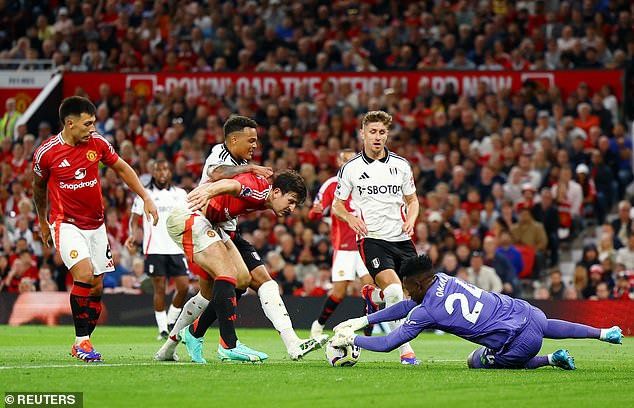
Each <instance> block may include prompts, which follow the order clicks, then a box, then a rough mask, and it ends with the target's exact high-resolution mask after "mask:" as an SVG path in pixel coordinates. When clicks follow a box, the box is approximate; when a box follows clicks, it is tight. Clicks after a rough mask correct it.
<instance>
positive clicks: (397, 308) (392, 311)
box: [333, 299, 417, 333]
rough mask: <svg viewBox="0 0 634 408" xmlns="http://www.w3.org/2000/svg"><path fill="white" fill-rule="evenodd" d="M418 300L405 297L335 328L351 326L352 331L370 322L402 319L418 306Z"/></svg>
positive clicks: (340, 328) (337, 329)
mask: <svg viewBox="0 0 634 408" xmlns="http://www.w3.org/2000/svg"><path fill="white" fill-rule="evenodd" d="M416 305H417V304H416V302H414V301H413V300H411V299H405V300H402V301H400V302H398V303H395V304H393V305H392V306H390V307H386V308H385V309H383V310H379V311H378V312H375V313H372V314H369V315H368V316H361V317H357V318H354V319H348V320H346V321H343V322H341V323H339V324H338V325H336V326H335V327H334V328H333V330H334V331H335V333H336V332H338V331H340V330H343V329H344V328H351V329H352V331H357V330H361V329H362V328H364V327H365V326H367V325H368V324H375V323H382V322H392V321H394V320H400V319H402V318H404V317H406V316H407V315H408V314H409V312H410V311H411V310H412V309H413V308H415V307H416Z"/></svg>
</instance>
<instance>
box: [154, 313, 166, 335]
mask: <svg viewBox="0 0 634 408" xmlns="http://www.w3.org/2000/svg"><path fill="white" fill-rule="evenodd" d="M154 317H155V318H156V325H157V326H158V331H159V333H163V332H166V331H167V313H165V310H163V311H160V312H157V311H156V310H155V311H154Z"/></svg>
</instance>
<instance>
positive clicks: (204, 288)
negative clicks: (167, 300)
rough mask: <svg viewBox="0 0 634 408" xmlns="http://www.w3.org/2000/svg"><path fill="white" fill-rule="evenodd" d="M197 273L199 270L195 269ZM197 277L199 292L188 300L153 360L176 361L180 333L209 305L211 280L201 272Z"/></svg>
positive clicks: (211, 287)
mask: <svg viewBox="0 0 634 408" xmlns="http://www.w3.org/2000/svg"><path fill="white" fill-rule="evenodd" d="M196 270H197V271H198V270H199V268H197V269H196ZM197 275H198V276H199V278H200V280H199V285H200V291H199V292H198V293H197V294H196V295H195V296H193V297H192V298H191V299H189V300H188V301H187V302H186V303H185V305H184V306H183V310H182V312H181V314H180V315H179V316H178V319H176V322H175V323H174V327H172V330H170V334H169V337H168V339H167V340H166V341H165V343H164V344H163V346H161V348H160V349H159V350H158V351H157V352H156V354H154V359H155V360H158V361H178V356H177V355H176V353H175V352H176V346H177V345H178V343H179V342H180V341H181V338H180V332H181V330H183V329H184V328H186V327H187V326H189V325H190V324H192V323H193V322H194V321H195V320H196V319H197V318H198V317H199V316H200V315H201V314H202V313H203V312H204V311H205V310H206V309H207V305H209V299H211V295H212V290H213V280H211V278H210V277H209V276H208V275H207V274H206V273H205V272H204V271H202V270H199V272H197Z"/></svg>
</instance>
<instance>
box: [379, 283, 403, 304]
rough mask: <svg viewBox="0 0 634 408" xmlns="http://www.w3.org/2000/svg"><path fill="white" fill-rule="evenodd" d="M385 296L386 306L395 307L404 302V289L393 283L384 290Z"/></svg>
mask: <svg viewBox="0 0 634 408" xmlns="http://www.w3.org/2000/svg"><path fill="white" fill-rule="evenodd" d="M383 296H384V298H385V304H386V305H393V304H395V303H398V302H400V301H401V300H403V297H404V295H403V287H402V286H401V285H399V284H397V283H392V284H391V285H388V286H387V287H386V288H385V289H383Z"/></svg>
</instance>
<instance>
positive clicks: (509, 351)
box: [477, 304, 548, 368]
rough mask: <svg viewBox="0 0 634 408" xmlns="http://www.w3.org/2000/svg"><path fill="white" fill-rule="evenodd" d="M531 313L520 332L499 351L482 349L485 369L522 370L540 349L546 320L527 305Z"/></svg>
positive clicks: (541, 313)
mask: <svg viewBox="0 0 634 408" xmlns="http://www.w3.org/2000/svg"><path fill="white" fill-rule="evenodd" d="M527 307H528V308H530V310H531V312H530V315H529V317H528V319H527V320H526V324H525V325H524V327H523V328H522V330H521V331H520V332H519V333H518V334H517V336H515V338H514V339H512V340H511V341H509V342H508V343H506V344H505V345H504V347H502V349H500V350H492V349H490V348H486V347H483V348H482V349H480V350H477V351H478V352H479V353H478V354H481V356H482V357H481V358H482V362H483V364H484V366H485V368H523V367H524V366H525V365H526V363H528V361H529V360H530V359H531V358H533V357H535V356H536V355H537V353H539V350H540V349H541V348H542V341H543V338H544V331H545V330H546V326H547V325H548V318H547V317H546V315H545V314H544V312H542V311H541V310H540V309H538V308H536V307H534V306H531V305H529V304H527Z"/></svg>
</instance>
